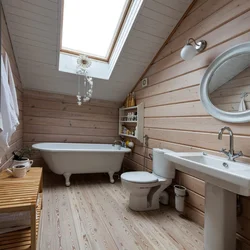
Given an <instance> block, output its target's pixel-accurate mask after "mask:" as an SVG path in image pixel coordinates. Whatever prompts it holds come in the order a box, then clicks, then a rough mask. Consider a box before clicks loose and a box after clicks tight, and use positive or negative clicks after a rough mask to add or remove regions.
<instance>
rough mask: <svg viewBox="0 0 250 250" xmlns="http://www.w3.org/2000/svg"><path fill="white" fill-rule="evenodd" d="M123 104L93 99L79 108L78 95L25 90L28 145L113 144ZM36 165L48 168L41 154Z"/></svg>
mask: <svg viewBox="0 0 250 250" xmlns="http://www.w3.org/2000/svg"><path fill="white" fill-rule="evenodd" d="M120 106H121V103H118V102H110V101H101V100H91V101H90V102H89V103H86V104H82V106H78V105H77V103H76V97H75V96H66V95H61V94H52V93H46V92H39V91H32V90H25V91H24V104H23V109H24V110H23V119H24V145H26V146H31V145H32V144H34V143H38V142H78V143H81V142H82V143H113V141H114V140H115V139H117V136H118V108H119V107H120ZM32 158H33V159H35V164H37V165H38V164H39V165H44V162H43V160H42V159H41V157H40V155H39V153H37V154H35V155H33V157H32Z"/></svg>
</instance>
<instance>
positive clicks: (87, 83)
mask: <svg viewBox="0 0 250 250" xmlns="http://www.w3.org/2000/svg"><path fill="white" fill-rule="evenodd" d="M90 65H91V60H90V59H89V58H88V57H87V56H86V55H80V56H79V57H78V59H77V68H76V74H77V75H78V93H77V95H76V98H77V104H78V105H79V106H80V105H82V103H83V102H88V101H90V99H91V97H92V94H93V79H92V77H90V76H88V71H87V68H89V67H90ZM81 86H83V93H82V95H81Z"/></svg>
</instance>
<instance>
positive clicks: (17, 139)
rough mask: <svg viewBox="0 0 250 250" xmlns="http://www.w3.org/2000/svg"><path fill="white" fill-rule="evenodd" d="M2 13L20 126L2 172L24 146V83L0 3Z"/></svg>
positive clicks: (3, 45) (3, 46)
mask: <svg viewBox="0 0 250 250" xmlns="http://www.w3.org/2000/svg"><path fill="white" fill-rule="evenodd" d="M0 12H1V49H2V53H4V52H7V54H8V56H9V59H10V64H11V69H12V73H13V74H14V75H13V76H14V81H15V85H16V92H17V99H18V105H19V112H20V115H19V122H20V125H19V126H18V127H17V131H16V132H15V133H14V134H13V136H12V138H11V141H10V147H9V149H8V150H7V152H6V154H5V155H4V156H3V158H2V161H1V164H0V171H1V169H4V168H7V167H9V166H10V165H11V163H12V152H13V151H15V150H18V149H20V148H21V147H22V145H23V120H22V110H23V91H22V83H21V79H20V76H19V71H18V68H17V64H16V60H15V56H14V52H13V49H12V44H11V41H10V37H9V31H8V28H7V25H6V20H5V16H4V14H3V10H2V5H1V3H0Z"/></svg>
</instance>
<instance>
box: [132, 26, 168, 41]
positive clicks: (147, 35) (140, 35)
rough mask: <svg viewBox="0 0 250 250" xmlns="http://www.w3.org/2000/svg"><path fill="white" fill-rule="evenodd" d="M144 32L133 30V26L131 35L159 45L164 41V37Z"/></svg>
mask: <svg viewBox="0 0 250 250" xmlns="http://www.w3.org/2000/svg"><path fill="white" fill-rule="evenodd" d="M146 32H148V31H146ZM146 32H143V31H139V30H135V29H134V28H133V30H132V32H131V36H133V37H137V38H140V39H143V40H146V41H147V42H151V43H156V44H158V45H161V44H163V43H164V41H165V39H164V38H161V37H157V36H154V35H151V34H150V33H146Z"/></svg>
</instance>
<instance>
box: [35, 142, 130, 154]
mask: <svg viewBox="0 0 250 250" xmlns="http://www.w3.org/2000/svg"><path fill="white" fill-rule="evenodd" d="M42 144H53V145H59V144H64V145H65V144H76V145H81V144H85V145H86V144H92V145H111V146H112V144H104V143H75V142H65V143H64V142H41V143H35V144H33V145H32V148H33V149H36V150H40V151H44V152H58V153H60V152H64V153H65V152H69V153H73V152H89V153H90V152H92V153H130V152H131V149H130V148H123V147H122V148H121V149H120V150H118V149H115V148H114V147H113V148H112V149H70V148H67V149H56V148H39V147H38V146H39V145H42Z"/></svg>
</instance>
